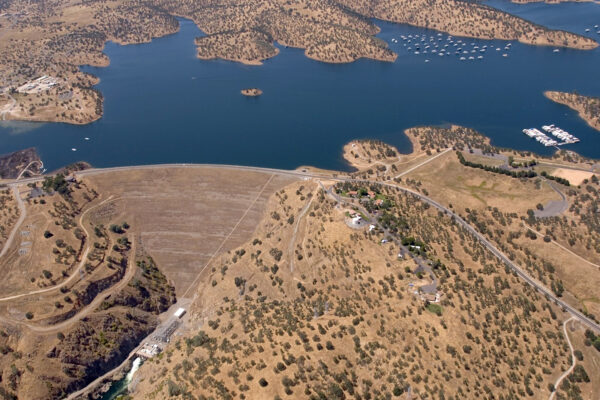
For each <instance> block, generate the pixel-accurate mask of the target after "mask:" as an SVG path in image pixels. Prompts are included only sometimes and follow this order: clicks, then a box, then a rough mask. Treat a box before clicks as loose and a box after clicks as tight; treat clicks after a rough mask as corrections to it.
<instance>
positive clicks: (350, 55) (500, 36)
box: [2, 5, 599, 125]
mask: <svg viewBox="0 0 600 400" xmlns="http://www.w3.org/2000/svg"><path fill="white" fill-rule="evenodd" d="M467 11H468V12H470V13H471V14H472V15H469V16H468V17H469V18H476V17H477V15H479V14H478V13H493V14H497V15H498V16H500V17H502V18H503V19H506V24H505V25H506V26H508V27H511V28H510V29H513V30H514V29H516V28H517V27H518V26H516V27H512V25H511V24H517V25H519V24H525V25H527V26H530V27H532V28H534V30H533V31H532V33H531V34H528V35H529V36H528V35H523V34H521V35H516V34H514V32H512V31H511V30H510V29H509V28H506V29H509V30H508V31H495V30H492V31H489V30H481V31H480V32H479V34H476V33H473V32H474V31H473V32H471V31H469V30H465V29H464V28H456V26H452V23H450V25H449V24H441V25H440V24H433V26H432V25H430V24H429V23H428V22H427V21H428V20H427V19H426V20H425V21H421V20H415V21H409V22H407V21H403V20H402V19H401V18H399V17H394V15H391V14H390V15H375V16H373V18H375V19H379V20H381V21H385V22H389V23H392V24H400V25H402V24H406V25H408V26H413V27H417V28H423V29H432V30H434V31H437V32H445V33H448V34H450V35H453V36H460V37H465V38H473V39H481V40H516V41H518V42H520V43H524V44H527V45H531V46H553V47H566V48H574V49H579V50H583V51H587V50H592V49H595V48H597V47H598V46H599V44H598V42H597V41H596V40H594V39H591V38H588V37H586V36H582V35H578V34H575V33H572V32H567V31H563V30H554V29H549V28H546V27H544V26H541V25H538V24H535V23H533V22H530V21H527V20H524V19H523V18H520V17H518V16H516V15H514V14H510V13H507V12H505V11H502V10H499V9H496V8H493V7H490V6H485V5H484V6H477V7H475V8H468V9H467ZM357 12H358V11H357ZM438 12H441V11H439V10H438ZM165 13H166V14H165V15H168V16H170V17H172V18H174V20H175V21H177V24H176V25H175V26H170V27H165V26H160V27H150V29H149V31H147V32H144V34H145V36H143V37H139V38H137V40H136V39H132V38H131V37H127V38H118V37H117V38H111V37H105V38H104V41H103V42H102V44H101V47H100V48H99V49H98V50H96V49H93V50H87V52H86V51H84V52H82V53H80V54H78V56H77V57H76V58H75V59H73V60H72V61H67V60H65V62H67V63H68V65H70V66H72V67H73V68H74V69H73V70H72V71H67V76H66V78H65V84H64V85H61V89H63V90H65V89H66V90H71V91H73V90H75V88H77V90H78V91H81V92H82V93H83V94H84V95H85V96H90V97H94V98H95V100H96V101H97V102H100V101H102V94H101V93H100V92H98V91H97V90H95V89H94V87H95V85H97V84H98V81H99V80H98V78H97V77H96V76H93V75H91V74H86V73H84V72H82V70H81V68H82V67H84V66H86V65H87V66H93V67H98V68H106V67H108V66H110V63H111V61H110V58H109V57H108V56H107V55H106V54H105V53H104V52H103V51H104V48H105V45H106V43H108V42H113V43H115V44H118V45H122V46H126V45H130V44H148V43H151V42H152V41H153V40H155V39H160V38H162V37H166V36H170V35H174V34H176V33H178V32H180V30H181V20H185V21H189V22H190V23H193V24H194V25H195V27H196V28H198V29H199V30H200V31H202V32H206V31H207V30H209V31H210V29H206V27H205V26H204V25H205V24H203V23H202V22H203V21H196V18H194V16H193V15H183V14H184V13H183V12H178V13H175V12H170V11H168V10H165ZM359 14H360V12H359ZM361 15H362V14H361ZM482 15H483V14H482ZM484 21H485V19H484ZM426 22H427V23H426ZM477 26H479V25H477ZM152 28H154V30H152ZM369 29H371V30H372V32H370V31H367V32H365V33H360V35H359V36H357V37H356V38H354V39H355V40H356V39H357V38H359V39H360V40H361V42H356V44H355V46H356V48H349V47H347V44H348V43H346V42H345V41H349V40H350V39H352V38H351V37H350V36H348V37H344V38H343V39H342V38H340V39H338V40H337V41H333V42H331V43H328V44H326V45H324V44H314V43H311V42H310V41H308V42H307V41H306V40H307V39H306V38H302V37H293V36H292V37H289V38H286V37H285V35H283V36H282V37H270V36H265V34H262V33H259V32H258V31H245V32H231V33H216V34H212V35H210V34H209V35H207V36H202V37H198V38H196V40H195V45H196V50H197V53H196V55H197V58H198V59H202V60H212V59H222V60H227V61H231V62H239V63H241V64H243V65H249V66H260V65H262V64H263V62H264V61H265V60H268V59H270V58H272V57H276V56H277V55H279V54H280V49H279V48H278V47H277V46H275V45H274V44H275V43H276V42H277V43H280V44H281V45H283V46H286V47H294V48H299V49H303V50H304V55H305V56H306V57H307V58H309V59H312V60H315V61H320V62H324V63H329V64H348V63H352V62H355V61H357V60H360V59H363V58H367V59H373V60H376V61H382V62H395V60H396V59H397V57H398V54H396V53H395V52H393V51H392V50H390V48H389V46H388V44H387V43H386V42H383V41H381V39H379V38H378V37H377V36H376V35H377V34H378V33H379V32H381V28H380V27H379V26H377V25H376V24H372V25H370V28H369ZM478 29H479V28H478ZM324 32H328V31H327V30H326V31H324ZM490 32H491V33H490ZM511 32H512V33H511ZM240 35H246V36H240ZM261 35H262V36H261ZM532 35H533V36H532ZM239 38H242V39H243V43H242V44H245V45H246V47H247V46H252V49H250V53H252V52H254V53H255V54H250V55H251V56H250V57H245V56H236V55H235V54H234V52H239V51H241V50H240V49H241V48H240V47H239V44H237V45H236V44H235V39H239ZM213 39H214V41H215V42H214V43H213V46H212V47H211V48H210V49H208V50H207V53H206V54H201V51H202V47H201V45H200V44H199V42H201V41H209V40H213ZM290 39H292V41H293V42H295V43H291V41H290ZM223 40H228V41H229V42H223V43H221V42H222V41H223ZM232 40H233V41H234V42H233V43H234V44H231V41H232ZM350 41H351V40H350ZM340 43H341V44H342V46H341V47H340V48H338V47H337V45H338V44H340ZM332 44H335V45H336V46H335V50H333V51H332V50H330V48H329V46H331V45H332ZM265 45H268V46H269V47H268V48H267V47H265ZM215 46H216V47H215ZM219 46H220V47H219ZM223 46H225V47H223ZM227 46H229V47H227ZM232 46H233V47H232ZM235 46H238V47H235ZM345 46H346V47H345ZM59 57H60V55H59ZM70 62H72V63H73V64H70ZM63 72H64V71H63ZM40 73H41V72H40ZM82 78H84V82H83V84H82V83H79V82H77V83H75V81H76V80H77V79H79V80H81V79H82ZM46 96H47V97H46ZM43 97H44V98H45V99H46V100H50V101H55V103H56V104H55V106H54V107H55V108H52V107H50V108H51V109H47V110H38V108H37V107H35V108H34V111H29V112H30V115H26V114H24V112H23V111H21V112H15V109H14V108H13V109H10V110H8V111H6V110H5V111H3V112H2V114H3V117H4V118H3V119H5V120H12V121H36V122H62V123H67V124H73V125H86V124H89V123H92V122H94V121H96V120H98V119H99V118H101V117H102V116H103V110H99V111H98V110H97V115H94V110H93V108H94V107H93V106H89V107H87V108H86V107H83V109H81V110H75V109H72V110H70V109H65V108H64V107H63V105H62V104H60V105H59V102H60V98H59V97H58V95H52V94H48V95H44V96H43ZM17 106H19V107H20V108H21V109H23V108H25V109H29V110H31V109H32V108H31V107H27V103H25V104H22V103H21V102H19V103H18V104H17ZM61 107H63V108H61ZM65 107H66V106H65ZM65 112H67V115H64V114H65ZM69 112H70V114H69ZM31 113H32V114H31Z"/></svg>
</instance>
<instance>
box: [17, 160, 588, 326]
mask: <svg viewBox="0 0 600 400" xmlns="http://www.w3.org/2000/svg"><path fill="white" fill-rule="evenodd" d="M206 167H211V168H225V169H233V170H240V171H256V172H270V173H273V174H282V175H291V176H297V177H306V178H323V179H329V180H337V181H340V182H356V183H361V182H363V183H368V184H379V185H382V186H387V187H390V188H394V189H397V190H400V191H402V192H404V193H408V194H412V195H413V196H415V197H417V198H418V199H420V200H421V201H424V202H425V203H427V204H429V205H431V206H433V207H435V208H437V209H438V210H440V211H442V212H444V213H446V214H447V215H449V216H452V217H454V220H455V221H456V222H457V223H458V224H460V225H462V226H463V227H464V228H465V229H466V230H467V232H469V233H471V234H472V235H473V236H474V237H475V238H476V239H477V240H479V241H480V242H481V244H482V245H483V246H484V247H486V248H487V249H488V250H489V251H490V252H491V253H492V254H494V255H495V256H496V257H497V258H498V259H499V260H500V261H502V262H503V263H504V264H506V265H507V266H508V267H509V268H511V269H512V270H513V271H514V272H515V273H516V274H517V276H519V277H520V278H521V279H523V280H524V281H525V282H527V283H528V284H529V285H531V286H532V287H534V288H535V289H536V290H537V291H539V292H540V293H542V294H543V295H544V296H546V297H547V298H548V299H550V300H551V301H553V302H555V303H556V304H558V305H560V306H561V307H563V308H564V309H565V310H566V311H568V312H569V313H570V314H571V315H573V316H575V317H577V318H578V319H579V320H580V321H581V322H582V323H583V324H585V325H586V326H587V327H589V328H591V329H593V330H594V331H596V332H600V324H597V323H596V322H594V321H592V320H591V319H589V318H588V317H586V316H585V315H583V314H582V313H581V312H580V311H579V310H577V309H576V308H574V307H572V306H570V305H569V304H567V303H565V302H564V301H562V300H560V299H559V298H558V297H556V296H555V295H554V293H552V292H551V291H550V290H548V289H546V287H544V286H543V285H542V284H540V283H539V282H537V281H536V280H535V279H533V278H532V277H530V276H529V275H528V274H527V273H526V272H525V271H523V269H521V267H519V266H518V265H517V264H515V263H514V262H512V261H511V260H510V259H509V258H508V257H507V256H506V255H504V253H502V252H501V251H500V250H498V249H497V248H496V247H495V246H494V245H493V244H492V243H491V242H490V241H488V240H487V239H486V238H485V237H484V236H483V235H482V234H480V233H479V232H478V231H477V230H475V228H473V227H472V226H471V225H469V224H468V223H467V222H466V221H465V220H463V219H462V218H461V217H460V216H458V215H457V214H455V213H454V211H452V210H450V209H448V208H446V207H444V206H443V205H441V204H440V203H438V202H437V201H435V200H433V199H431V198H429V197H427V196H425V195H423V194H421V193H419V192H416V191H414V190H411V189H408V188H405V187H402V186H399V185H396V184H393V183H389V182H380V181H370V180H363V179H353V178H348V177H345V176H343V175H340V176H337V175H328V174H326V173H319V174H317V173H312V172H308V170H300V171H297V170H283V169H276V168H261V167H245V166H239V165H221V164H162V165H161V164H159V165H140V166H133V167H113V168H105V169H90V170H85V171H80V172H77V174H78V175H79V176H91V175H95V174H101V173H106V172H114V171H128V170H144V169H154V168H206ZM41 179H43V177H35V178H28V179H24V180H22V181H19V182H37V181H39V180H41ZM17 183H18V182H8V185H15V184H17Z"/></svg>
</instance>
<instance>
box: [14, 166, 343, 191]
mask: <svg viewBox="0 0 600 400" xmlns="http://www.w3.org/2000/svg"><path fill="white" fill-rule="evenodd" d="M157 168H161V169H164V168H221V169H231V170H238V171H250V172H252V171H254V172H262V173H271V174H278V175H288V176H296V177H300V178H323V179H338V178H342V177H344V176H347V174H345V173H341V174H339V175H338V174H335V173H334V174H328V173H316V172H310V171H309V170H308V169H301V170H288V169H277V168H262V167H253V166H241V165H229V164H153V165H134V166H129V167H110V168H92V169H86V170H83V171H77V172H75V174H76V175H77V176H93V175H99V174H105V173H109V172H118V171H134V170H151V169H157ZM44 178H45V176H36V177H32V178H25V179H21V180H9V181H6V182H4V183H5V184H6V185H8V186H15V185H19V184H23V183H31V182H40V181H42V180H44Z"/></svg>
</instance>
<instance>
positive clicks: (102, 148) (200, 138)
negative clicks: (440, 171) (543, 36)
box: [0, 0, 600, 170]
mask: <svg viewBox="0 0 600 400" xmlns="http://www.w3.org/2000/svg"><path fill="white" fill-rule="evenodd" d="M486 4H489V5H491V6H494V7H497V8H501V9H505V10H507V11H509V12H511V13H514V14H517V15H520V16H522V17H524V18H526V19H529V20H532V21H534V22H537V23H539V24H542V25H546V26H549V27H551V28H556V29H565V30H569V31H573V32H576V33H580V34H585V35H588V36H590V37H592V38H594V39H595V40H597V41H598V40H600V35H599V34H597V33H596V32H595V30H594V29H592V31H591V32H587V33H586V32H585V30H586V28H590V27H593V26H594V25H596V24H600V4H595V3H564V4H553V5H548V4H525V5H517V4H511V3H508V2H506V1H505V0H490V1H488V2H486ZM375 23H376V24H377V25H378V26H379V27H381V33H380V34H379V35H378V37H380V38H381V39H382V40H385V41H386V42H387V43H388V45H389V46H390V48H392V49H393V50H394V51H395V52H397V53H398V58H397V60H396V61H395V62H394V63H386V62H379V61H373V60H358V61H357V62H354V63H350V64H339V65H338V64H336V65H334V64H326V63H322V62H318V61H314V60H310V59H308V58H306V57H305V56H304V51H303V50H300V49H293V48H285V47H282V46H280V50H281V51H280V54H279V55H278V56H276V57H274V58H272V59H270V60H266V61H265V63H264V65H262V66H245V65H242V64H238V63H233V62H227V61H222V60H213V61H203V60H199V59H197V58H196V49H195V46H194V38H195V37H197V36H201V35H203V33H202V32H201V31H200V30H199V29H198V28H197V27H196V26H195V25H194V24H193V23H192V22H190V21H188V20H180V31H179V32H178V33H176V34H174V35H170V36H167V37H163V38H158V39H155V40H154V41H152V42H151V43H148V44H141V45H130V46H120V45H116V44H113V43H108V44H107V46H106V48H105V52H106V54H107V55H108V56H109V57H110V61H111V64H110V66H109V67H107V68H93V67H84V68H83V69H84V70H85V71H86V72H89V73H92V74H94V75H96V76H98V77H99V78H100V83H99V84H98V85H97V89H98V90H100V91H101V92H102V94H103V95H104V116H103V117H102V118H101V119H100V120H99V121H97V122H94V123H92V124H89V125H85V126H73V125H67V124H55V123H47V124H39V123H15V122H3V123H2V124H1V125H0V154H2V153H7V152H11V151H15V150H19V149H23V148H26V147H31V146H35V147H37V149H38V152H39V153H40V156H41V157H42V160H43V161H44V162H45V164H46V168H47V169H48V170H53V169H55V168H58V167H60V166H63V165H65V164H68V163H71V162H74V161H79V160H85V161H88V162H90V163H91V164H92V165H94V166H96V167H109V166H122V165H135V164H157V163H223V164H242V165H253V166H262V167H275V168H296V167H298V166H300V165H314V166H317V167H321V168H332V169H348V166H347V165H346V163H345V162H344V160H343V159H342V158H341V151H342V146H343V145H344V144H345V143H347V142H348V141H349V140H352V139H356V138H376V139H380V140H383V141H386V142H388V143H390V144H393V145H396V146H397V147H398V148H399V149H400V150H401V151H402V152H409V151H410V150H411V148H410V143H409V142H408V140H407V138H406V137H405V136H404V135H403V133H402V132H403V130H404V129H406V128H409V127H412V126H417V125H440V124H448V123H454V124H460V125H464V126H468V127H472V128H475V129H477V130H479V131H481V132H482V133H484V134H486V135H488V136H490V137H491V138H492V143H493V144H494V145H498V146H502V147H511V148H516V149H521V150H531V151H535V152H538V153H541V154H550V153H551V152H553V151H554V149H553V148H545V147H543V146H541V145H540V144H538V143H537V142H535V141H533V140H531V139H530V138H528V137H527V136H525V135H524V134H523V133H522V130H523V129H524V128H533V127H537V128H539V127H541V126H542V125H546V124H556V125H558V126H560V127H561V128H563V129H565V130H567V131H569V132H570V133H572V134H574V135H575V136H577V137H578V138H579V139H581V142H579V143H576V144H571V145H567V146H564V148H565V149H569V150H574V151H576V152H579V153H580V154H582V155H584V156H588V157H594V158H600V132H598V131H595V130H594V129H592V128H590V127H589V126H588V125H587V124H586V123H585V122H584V121H583V120H581V119H580V118H579V117H578V116H577V113H576V112H574V111H571V110H570V109H568V108H566V107H564V106H561V105H559V104H555V103H553V102H551V101H550V100H548V99H546V98H545V97H544V96H543V92H544V91H545V90H561V91H574V90H575V91H577V92H578V93H580V94H584V95H592V96H600V79H598V76H599V75H598V71H599V70H600V49H598V48H597V49H595V50H592V51H579V50H571V49H560V50H559V51H558V52H555V51H554V49H553V48H551V47H537V46H529V45H524V44H521V43H518V42H516V41H512V42H506V41H496V40H493V41H486V40H474V39H468V38H452V37H449V36H448V35H447V34H440V35H438V32H436V31H432V30H427V29H420V28H413V27H410V26H406V25H398V24H392V23H386V22H383V21H375ZM409 35H410V36H412V37H413V38H415V37H418V41H419V42H421V39H423V38H424V39H425V41H426V42H427V44H428V45H430V48H429V49H428V50H429V51H427V52H426V53H424V52H423V50H424V49H423V48H421V49H420V51H419V54H415V49H414V48H412V47H413V46H414V43H415V42H416V39H411V43H407V40H408V39H407V40H403V39H402V38H401V37H402V36H404V37H409ZM458 40H462V42H461V43H460V46H461V54H456V51H457V47H456V46H454V44H456V43H457V41H458ZM451 41H452V43H451ZM423 43H425V42H423ZM433 43H436V44H437V47H436V46H435V45H433ZM446 44H448V46H447V47H444V46H445V45H446ZM484 46H485V47H484ZM409 47H411V50H409V49H408V48H409ZM475 47H477V48H476V49H475ZM507 47H508V49H506V48H507ZM447 48H450V49H451V51H449V50H444V51H443V52H442V51H440V50H441V49H447ZM434 49H435V50H436V51H435V52H433V51H432V50H434ZM483 49H485V50H484V51H482V50H483ZM496 49H500V50H496ZM464 51H467V52H468V53H466V54H464V55H463V54H462V53H463V52H464ZM440 52H442V53H444V54H443V55H440ZM504 54H506V56H504ZM461 56H463V57H464V58H465V60H462V61H461V60H460V57H461ZM470 57H473V59H471V60H470V59H469V58H470ZM248 87H257V88H260V89H261V90H263V92H264V94H263V95H262V96H260V97H258V98H247V97H244V96H242V95H241V94H240V90H241V89H244V88H248ZM85 138H89V140H85ZM72 148H75V149H77V151H72Z"/></svg>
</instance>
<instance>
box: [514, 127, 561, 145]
mask: <svg viewBox="0 0 600 400" xmlns="http://www.w3.org/2000/svg"><path fill="white" fill-rule="evenodd" d="M523 133H524V134H526V135H527V136H529V137H530V138H532V139H535V140H536V141H538V142H540V143H541V144H543V145H544V146H546V147H549V146H556V145H558V142H557V141H556V140H554V139H550V138H549V137H548V136H546V135H545V134H544V133H542V132H541V131H540V130H539V129H536V128H529V129H523Z"/></svg>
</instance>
